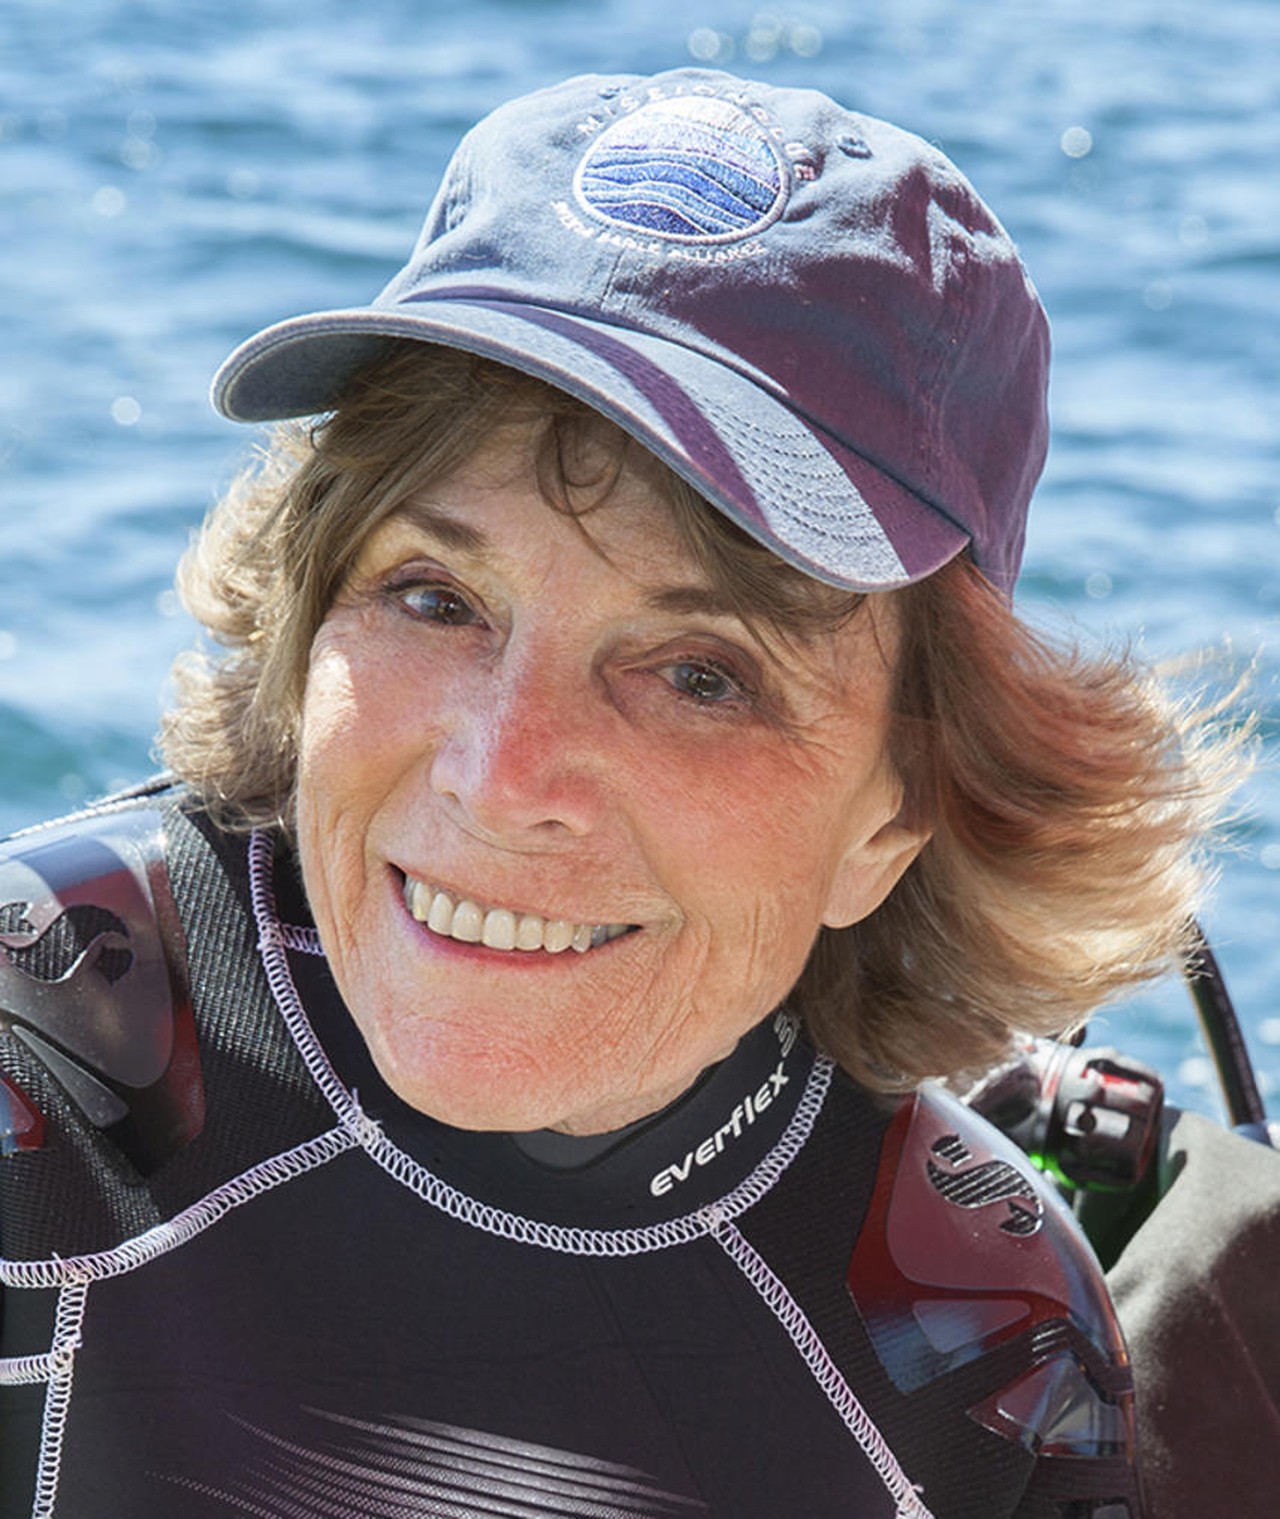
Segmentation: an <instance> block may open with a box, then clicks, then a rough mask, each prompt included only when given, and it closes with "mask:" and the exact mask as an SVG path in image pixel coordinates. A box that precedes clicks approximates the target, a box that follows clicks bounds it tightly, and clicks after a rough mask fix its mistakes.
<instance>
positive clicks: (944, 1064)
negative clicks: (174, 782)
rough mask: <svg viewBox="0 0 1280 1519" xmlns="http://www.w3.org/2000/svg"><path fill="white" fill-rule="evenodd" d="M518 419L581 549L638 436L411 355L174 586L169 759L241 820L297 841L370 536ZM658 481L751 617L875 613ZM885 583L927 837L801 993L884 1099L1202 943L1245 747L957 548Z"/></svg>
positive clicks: (695, 546) (775, 623)
mask: <svg viewBox="0 0 1280 1519" xmlns="http://www.w3.org/2000/svg"><path fill="white" fill-rule="evenodd" d="M515 423H523V424H526V425H532V426H536V427H538V428H539V429H540V446H539V450H538V455H537V458H538V474H539V484H540V486H541V489H542V492H543V495H544V496H545V497H546V499H547V501H548V504H549V505H551V506H552V507H554V508H556V509H557V510H561V511H566V512H568V513H570V514H571V515H573V516H574V517H575V518H576V519H577V520H578V521H579V522H580V524H582V526H583V530H584V531H586V532H587V533H588V534H589V521H588V518H589V512H590V509H591V507H592V506H593V505H595V504H598V502H599V501H600V500H602V499H603V498H604V497H606V496H607V494H608V491H609V488H610V486H611V484H612V481H613V479H615V478H616V475H617V472H618V471H619V470H621V469H622V468H623V467H624V463H625V462H626V460H627V457H628V454H630V455H631V457H632V459H633V460H634V458H635V451H636V450H637V449H638V447H639V446H638V445H637V444H636V443H634V441H632V440H630V439H628V438H627V437H626V435H625V434H624V433H622V432H621V431H619V430H618V429H616V428H613V427H612V425H611V424H609V423H606V422H604V421H603V419H602V418H600V417H599V416H598V414H596V413H595V412H593V411H591V410H590V409H589V408H587V407H585V406H584V405H582V404H581V403H579V402H577V401H575V400H573V399H572V398H570V397H568V396H567V395H565V394H564V393H562V392H560V391H557V390H554V389H552V388H551V387H548V386H545V385H542V384H541V383H539V382H537V381H534V380H531V379H528V378H527V377H525V376H522V375H518V374H516V373H514V372H513V371H511V370H508V369H505V368H503V367H501V366H498V365H495V364H492V363H490V362H488V361H485V360H481V359H477V358H473V357H470V356H468V355H466V354H461V353H457V352H454V351H452V350H449V349H439V348H433V347H429V346H427V345H424V344H418V343H408V342H403V343H391V344H389V345H388V348H387V352H386V354H385V356H384V357H383V358H382V359H380V360H379V361H378V362H377V363H376V364H375V365H373V366H372V367H371V368H370V369H369V370H368V371H367V372H366V373H365V374H364V375H363V376H361V377H360V379H359V380H358V381H357V382H356V383H355V384H354V385H353V386H352V387H351V389H350V390H349V392H348V393H347V395H346V396H345V397H344V398H343V400H342V402H341V403H340V405H339V406H338V407H337V409H336V410H335V412H334V413H333V414H332V415H331V416H328V417H326V418H324V419H322V420H321V421H320V422H319V423H318V424H316V425H315V426H313V427H311V428H310V429H304V428H301V427H298V426H286V427H282V428H279V429H277V431H276V433H275V436H274V439H273V442H272V445H271V447H270V448H269V449H268V450H267V451H266V453H265V454H264V455H263V456H262V457H261V458H260V459H259V460H258V461H257V463H256V464H255V465H254V466H253V467H252V468H251V469H250V470H249V471H247V472H246V473H245V474H244V475H243V476H242V477H241V479H240V480H239V481H237V482H236V484H235V485H234V486H233V488H232V489H231V491H230V492H229V493H228V495H227V496H226V498H225V499H224V500H223V501H222V502H221V503H220V504H219V505H218V506H217V507H216V508H215V510H214V511H213V513H212V514H211V516H210V518H209V520H208V521H207V522H206V524H205V526H204V529H203V531H202V533H201V534H200V536H199V537H198V538H197V540H196V541H195V542H194V544H193V545H192V548H191V550H190V551H189V552H188V554H187V556H186V557H185V559H184V561H183V564H182V567H181V570H180V572H179V589H180V591H181V593H182V597H183V600H184V602H185V603H186V605H187V607H188V609H189V610H190V611H191V613H192V614H193V615H194V616H195V618H196V619H197V620H198V621H199V622H200V623H202V624H203V625H204V627H205V628H206V629H207V630H208V631H209V633H210V634H211V635H212V637H213V639H214V641H215V643H216V645H217V646H218V647H217V648H215V649H213V650H208V649H206V650H204V651H197V652H193V653H191V654H188V655H185V656H183V657H182V658H181V659H180V660H179V661H178V663H177V665H176V666H175V670H174V679H175V685H176V691H177V700H176V704H175V706H174V708H173V710H172V711H171V712H170V713H169V715H168V716H167V718H166V719H165V722H164V725H163V727H162V730H161V747H162V750H163V753H164V756H165V758H166V760H167V762H168V764H169V766H170V767H171V769H172V770H173V771H174V773H175V774H176V775H178V776H179V777H180V778H182V779H183V780H185V781H186V782H187V784H188V785H189V786H190V787H191V788H192V790H193V791H194V793H195V794H196V796H197V797H198V798H199V799H200V801H201V802H202V804H203V805H204V806H205V807H206V808H207V809H208V810H209V812H210V813H211V814H212V815H213V817H214V818H215V819H216V820H217V821H218V822H219V823H220V824H221V825H222V826H223V827H226V828H231V829H244V828H249V827H255V826H269V827H276V828H280V829H282V830H284V831H285V832H288V831H289V830H290V828H291V819H292V814H293V794H294V784H295V757H296V750H297V739H298V728H299V722H300V718H301V712H302V700H303V692H304V687H305V681H306V674H307V664H308V658H309V653H310V648H311V643H312V640H313V638H314V636H315V634H316V631H317V629H318V628H319V626H320V623H321V622H322V621H323V619H324V617H325V615H326V613H327V611H328V610H329V608H330V606H331V605H332V603H333V601H334V598H335V596H336V595H337V593H338V591H339V589H340V588H341V586H342V584H343V582H344V580H345V578H346V576H347V574H348V572H349V571H350V569H351V566H352V565H353V564H354V562H355V559H356V557H357V555H358V553H359V550H360V548H361V546H362V544H363V543H364V541H365V539H366V537H367V536H368V534H369V533H370V532H371V531H372V530H373V529H374V528H375V527H377V526H378V524H379V523H381V522H383V521H384V520H385V519H386V518H387V517H388V516H389V515H391V514H392V513H393V512H395V511H396V510H397V509H398V508H399V507H400V506H401V505H402V504H403V502H404V501H405V500H406V498H407V497H408V496H409V495H411V494H414V493H416V492H419V491H422V490H423V489H425V488H428V487H430V486H431V485H432V484H433V483H437V482H439V481H440V480H442V479H444V478H445V477H447V476H448V475H449V474H450V473H451V472H452V471H453V470H455V469H456V468H458V467H459V465H461V464H462V463H463V462H464V461H465V460H466V459H468V458H469V457H470V456H471V455H472V454H473V453H475V452H476V450H477V449H478V448H479V447H480V445H481V444H482V443H483V442H484V441H485V440H486V439H487V438H488V437H489V436H490V435H491V434H492V433H493V431H494V430H495V429H497V428H499V427H502V426H504V425H508V424H515ZM602 438H604V439H605V440H606V441H609V442H610V444H611V447H610V448H609V449H608V450H606V451H605V454H606V456H607V457H608V458H609V459H610V460H611V464H610V465H609V467H608V468H606V469H605V470H604V471H603V473H602V471H601V467H600V464H599V460H600V458H601V453H602V451H601V449H600V448H599V446H598V445H599V442H600V440H601V439H602ZM645 468H646V469H648V470H649V471H650V472H651V473H652V472H653V471H655V470H656V474H653V478H654V479H656V480H657V481H658V483H659V485H660V488H661V489H662V490H663V491H664V494H665V495H666V496H667V498H668V500H669V502H670V504H671V508H672V513H673V517H674V520H675V523H676V526H677V528H678V530H679V532H680V533H681V535H682V536H683V538H684V540H685V542H686V544H687V546H688V548H689V550H690V552H691V554H692V555H693V556H694V558H695V561H696V562H697V563H698V564H699V566H700V567H701V569H702V570H703V572H704V573H705V574H706V576H707V578H708V580H709V582H710V583H711V585H712V586H713V588H714V589H715V590H716V591H717V592H719V593H720V595H721V596H722V597H723V598H724V599H725V600H726V602H727V603H728V604H729V605H730V606H732V607H733V608H734V609H735V610H737V611H738V612H739V614H740V615H741V617H742V619H743V620H744V622H745V623H746V624H747V625H748V626H754V627H761V626H767V627H768V628H769V629H770V630H771V631H773V632H774V633H780V634H782V635H783V636H786V635H787V634H789V633H790V634H796V633H799V634H807V633H812V632H813V631H815V630H817V629H821V628H831V627H835V626H838V625H839V624H840V622H842V621H843V620H844V619H846V618H848V617H850V616H852V615H854V614H855V613H856V611H857V608H858V607H859V605H860V604H861V602H862V600H863V598H862V597H860V596H858V595H855V594H852V593H849V592H845V591H840V590H836V589H835V588H833V587H830V586H826V585H823V584H821V583H820V582H818V581H815V580H813V579H812V578H811V577H809V576H807V575H805V574H803V573H802V572H800V571H799V570H796V569H793V568H792V567H791V566H789V565H786V564H784V563H783V562H782V561H780V560H779V559H778V558H777V557H776V556H774V555H773V554H772V553H770V552H769V551H768V550H766V549H764V548H763V547H761V546H760V545H759V544H757V543H756V542H755V541H754V540H753V539H751V538H749V537H748V536H746V535H745V534H743V533H741V532H740V531H739V530H738V529H737V528H735V527H734V526H733V525H732V524H730V523H729V522H728V521H727V520H726V519H725V518H724V517H723V516H722V515H721V514H720V513H719V512H717V511H714V510H713V509H712V508H710V507H709V506H708V505H706V503H705V502H703V501H702V500H701V498H700V497H698V496H697V494H696V493H695V492H694V491H693V490H692V489H691V487H689V486H688V485H687V484H686V483H685V482H684V481H682V480H681V479H679V478H678V477H677V476H676V475H674V474H673V473H671V472H670V471H668V470H666V469H665V467H663V466H660V465H658V464H657V462H656V461H655V460H653V459H651V458H650V457H649V456H647V455H646V456H645ZM887 594H889V595H890V596H892V597H893V598H894V600H895V602H896V610H897V613H898V622H899V625H900V634H899V638H900V641H899V647H898V653H897V669H896V673H895V680H894V697H893V714H892V723H891V730H890V747H891V758H892V760H893V762H894V764H895V766H896V768H897V771H898V774H899V775H900V777H901V778H902V781H903V784H904V788H905V795H906V809H907V812H908V813H909V814H910V816H911V819H912V821H913V822H916V823H922V824H924V825H926V826H928V827H929V828H931V829H932V836H931V838H930V840H929V842H928V843H927V844H926V845H925V847H924V849H923V850H922V851H921V853H920V855H919V857H918V858H917V859H916V860H915V862H914V863H913V864H912V865H911V866H910V867H909V869H908V870H907V872H906V874H905V875H904V876H903V878H902V880H901V881H900V882H899V883H898V885H897V887H896V888H895V889H894V891H893V892H892V893H891V894H890V896H889V897H888V899H887V900H886V901H885V902H884V903H883V905H882V906H881V907H879V908H878V909H877V910H876V911H875V912H874V913H872V914H871V915H870V916H869V917H868V918H866V919H864V920H863V921H862V922H860V923H857V924H854V925H853V926H852V927H850V928H842V929H828V928H824V929H822V930H821V931H820V933H819V936H818V939H817V941H816V943H815V945H814V948H813V951H812V953H811V955H810V957H809V961H808V963H807V965H806V968H805V970H804V972H803V974H802V975H801V978H800V980H799V982H798V984H797V986H796V987H795V989H794V991H793V993H792V999H791V1000H792V1003H793V1005H794V1007H795V1010H796V1011H797V1012H798V1013H799V1014H800V1015H801V1016H802V1017H803V1019H804V1021H805V1023H806V1026H807V1027H808V1029H809V1031H810V1034H811V1036H812V1037H813V1039H814V1040H815V1042H816V1043H817V1044H818V1045H819V1046H820V1047H821V1048H823V1049H825V1050H826V1051H827V1052H829V1053H830V1054H831V1055H832V1056H833V1057H834V1058H835V1059H837V1060H838V1061H839V1062H840V1063H841V1064H842V1065H843V1066H844V1067H845V1068H846V1069H847V1070H849V1071H850V1072H851V1073H852V1074H854V1075H855V1076H857V1077H858V1078H859V1079H861V1080H863V1081H865V1082H867V1083H868V1084H870V1085H873V1086H878V1087H883V1088H893V1087H901V1086H907V1085H910V1084H913V1083H914V1082H916V1081H918V1080H920V1079H922V1078H924V1077H926V1076H955V1075H957V1074H959V1073H962V1072H968V1071H979V1070H982V1069H984V1068H986V1067H988V1066H990V1065H991V1064H992V1063H994V1062H995V1061H996V1060H998V1059H999V1058H1000V1057H1001V1056H1002V1055H1003V1054H1004V1053H1005V1051H1006V1050H1007V1047H1008V1043H1009V1039H1010V1036H1011V1034H1012V1033H1013V1032H1014V1031H1024V1032H1029V1033H1043V1034H1057V1033H1061V1032H1062V1031H1064V1030H1065V1029H1066V1028H1068V1027H1071V1026H1074V1025H1075V1024H1077V1023H1078V1022H1080V1021H1081V1020H1082V1019H1083V1018H1084V1017H1085V1016H1087V1014H1088V1013H1089V1012H1090V1011H1091V1010H1092V1009H1093V1008H1094V1007H1096V1006H1097V1005H1098V1004H1099V1003H1101V1002H1104V1001H1106V1000H1108V999H1110V998H1113V997H1115V996H1116V995H1118V994H1119V993H1121V992H1123V991H1125V990H1126V989H1128V988H1130V987H1132V986H1133V985H1135V984H1136V983H1138V982H1141V981H1143V980H1145V979H1148V978H1150V977H1153V976H1155V975H1158V974H1160V973H1162V972H1164V971H1165V970H1167V969H1168V967H1169V965H1170V963H1171V962H1172V961H1175V960H1177V959H1178V958H1179V957H1181V956H1184V955H1185V954H1187V953H1188V952H1189V950H1190V947H1191V946H1190V942H1189V934H1190V925H1191V918H1192V913H1193V910H1194V908H1195V905H1196V902H1197V899H1198V896H1199V894H1200V891H1201V889H1202V886H1203V883H1204V876H1205V869H1206V866H1205V842H1206V839H1207V838H1208V837H1209V836H1210V831H1211V829H1212V826H1213V824H1214V820H1215V818H1216V817H1217V815H1218V813H1219V812H1220V809H1221V805H1222V801H1223V798H1224V797H1225V795H1226V794H1227V792H1228V791H1229V789H1230V785H1231V782H1232V780H1233V779H1234V774H1235V770H1236V769H1237V763H1236V753H1237V746H1235V745H1234V744H1233V742H1232V741H1231V740H1230V739H1229V738H1220V737H1217V736H1215V733H1214V729H1213V726H1212V724H1210V723H1207V722H1206V721H1205V720H1204V719H1203V718H1202V717H1201V716H1199V715H1198V714H1197V713H1196V712H1195V710H1194V709H1193V708H1191V707H1189V706H1180V705H1178V704H1176V703H1175V702H1173V701H1172V700H1171V699H1170V698H1169V696H1168V695H1166V694H1165V693H1164V691H1163V690H1162V688H1161V687H1160V686H1159V685H1158V684H1157V682H1155V681H1154V680H1153V679H1152V677H1151V676H1150V675H1149V674H1148V673H1147V672H1146V671H1145V670H1144V669H1143V668H1142V667H1141V666H1140V665H1138V664H1137V663H1136V662H1135V661H1133V660H1132V659H1130V658H1129V657H1127V656H1113V655H1086V654H1084V653H1082V652H1081V651H1080V650H1079V649H1076V648H1072V647H1065V646H1061V645H1059V644H1056V643H1054V642H1052V641H1050V640H1048V639H1046V638H1045V637H1043V636H1041V635H1039V634H1037V633H1035V632H1033V631H1032V630H1031V629H1029V628H1028V627H1027V626H1026V625H1025V624H1024V623H1023V622H1022V621H1021V620H1020V619H1019V618H1018V617H1017V616H1016V615H1015V614H1014V612H1013V611H1012V609H1011V607H1010V606H1009V604H1008V602H1007V601H1006V599H1005V598H1004V597H1003V596H1002V595H1001V594H1000V593H998V592H997V591H995V590H994V589H993V588H992V587H991V586H990V585H989V583H988V582H987V581H986V580H985V579H984V577H983V576H982V575H981V574H980V573H979V572H978V571H977V570H976V569H975V568H974V567H973V566H972V564H971V563H970V562H969V561H968V559H967V558H966V557H964V556H962V557H960V558H958V559H956V560H953V561H952V562H951V563H950V564H948V565H947V566H945V567H944V568H943V569H942V570H940V571H938V572H937V573H936V574H934V575H932V576H930V577H929V578H928V579H926V580H923V581H921V582H919V583H918V584H916V585H913V586H909V587H907V588H905V589H903V590H900V591H895V592H891V593H887Z"/></svg>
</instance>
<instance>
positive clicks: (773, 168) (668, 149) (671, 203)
mask: <svg viewBox="0 0 1280 1519" xmlns="http://www.w3.org/2000/svg"><path fill="white" fill-rule="evenodd" d="M788 182H789V170H788V168H787V167H786V165H785V164H784V162H783V160H782V159H781V157H780V156H779V154H778V152H777V149H776V148H775V147H774V145H773V142H772V140H771V139H770V137H769V135H768V133H767V132H766V130H765V129H764V127H763V126H761V124H760V123H759V122H758V121H756V120H755V118H754V117H753V116H752V115H751V114H750V112H749V111H747V110H746V109H744V108H743V107H742V106H740V105H738V104H736V103H735V102H733V101H730V100H722V99H718V98H715V97H707V96H681V97H678V98H676V99H672V100H654V101H650V102H649V103H648V104H646V105H642V106H640V107H639V108H638V109H637V110H635V111H632V112H631V113H630V114H629V115H627V116H624V117H622V118H621V119H620V120H618V121H615V122H614V123H613V125H612V126H610V127H609V128H607V129H606V130H605V131H604V132H603V133H602V134H601V135H600V136H599V137H598V138H597V139H596V140H595V142H593V143H592V145H591V147H590V148H589V149H588V150H587V153H586V155H585V156H584V158H583V160H582V162H581V164H580V165H579V168H578V173H577V176H576V179H575V183H574V193H575V194H576V195H577V198H578V201H579V203H580V204H581V205H582V206H584V207H585V208H586V210H587V211H589V212H590V213H591V214H592V215H594V216H597V217H599V218H601V219H603V220H604V221H606V222H609V223H611V224H612V225H614V226H616V227H619V228H624V229H626V230H627V231H630V232H643V233H647V234H649V235H650V236H654V237H659V238H666V239H671V240H673V241H675V242H695V243H706V242H727V241H732V240H736V239H738V238H743V237H748V236H750V235H751V234H752V233H755V232H759V231H761V230H762V229H763V228H764V227H767V226H768V225H769V224H770V222H772V221H774V220H775V219H776V218H777V217H778V216H779V215H780V214H781V211H782V208H783V207H784V205H785V204H786V200H787V188H788Z"/></svg>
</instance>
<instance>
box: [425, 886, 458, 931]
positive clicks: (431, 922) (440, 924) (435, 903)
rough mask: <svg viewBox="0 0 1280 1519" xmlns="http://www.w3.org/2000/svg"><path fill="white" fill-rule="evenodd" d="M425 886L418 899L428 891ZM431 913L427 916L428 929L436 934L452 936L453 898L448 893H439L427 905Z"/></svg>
mask: <svg viewBox="0 0 1280 1519" xmlns="http://www.w3.org/2000/svg"><path fill="white" fill-rule="evenodd" d="M426 890H427V888H426V887H425V886H423V887H420V888H419V892H418V898H419V901H420V900H421V898H422V893H423V892H424V891H426ZM427 905H428V906H429V908H430V911H429V912H428V913H427V916H426V924H427V927H428V928H429V929H430V930H431V932H432V933H434V934H446V935H447V934H450V933H452V932H453V898H452V897H451V896H450V895H449V893H448V892H447V891H438V892H436V893H435V895H434V896H432V897H431V898H430V901H429V902H428V904H427Z"/></svg>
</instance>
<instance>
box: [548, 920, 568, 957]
mask: <svg viewBox="0 0 1280 1519" xmlns="http://www.w3.org/2000/svg"><path fill="white" fill-rule="evenodd" d="M572 943H573V924H572V923H566V922H565V921H564V919H563V918H557V919H556V921H555V922H554V923H548V924H547V926H546V927H545V928H544V929H543V930H542V947H543V949H545V950H546V952H547V953H548V954H549V955H558V954H560V953H561V952H562V951H564V950H566V949H568V948H569V946H570V944H572Z"/></svg>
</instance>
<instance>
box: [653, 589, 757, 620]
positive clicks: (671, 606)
mask: <svg viewBox="0 0 1280 1519" xmlns="http://www.w3.org/2000/svg"><path fill="white" fill-rule="evenodd" d="M644 599H645V602H646V603H647V604H648V605H649V606H651V607H652V608H653V609H654V610H655V611H657V612H674V613H675V614H677V615H681V614H683V615H686V616H688V615H694V616H696V615H702V616H705V617H733V618H737V619H738V620H739V621H741V615H742V614H741V612H740V611H739V610H738V608H737V607H736V606H734V605H733V603H732V602H731V601H730V600H729V598H728V597H727V596H725V595H724V594H723V593H722V592H720V591H718V590H716V588H715V587H714V586H710V585H670V586H657V587H655V588H654V589H653V590H651V591H648V592H647V593H646V594H645V598H644Z"/></svg>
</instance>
